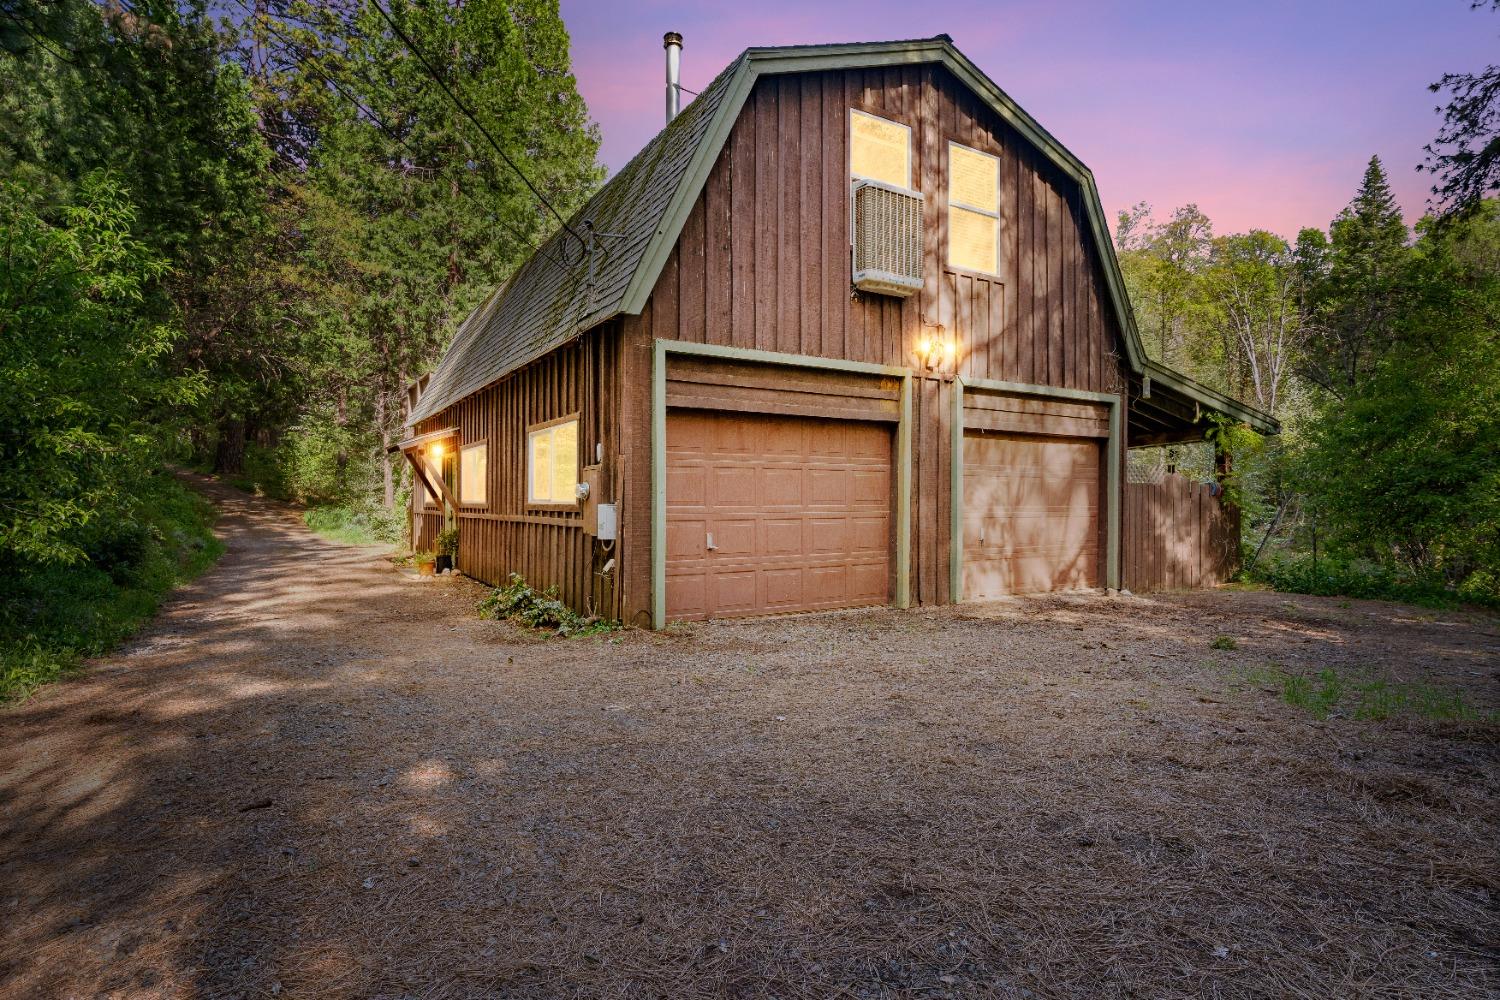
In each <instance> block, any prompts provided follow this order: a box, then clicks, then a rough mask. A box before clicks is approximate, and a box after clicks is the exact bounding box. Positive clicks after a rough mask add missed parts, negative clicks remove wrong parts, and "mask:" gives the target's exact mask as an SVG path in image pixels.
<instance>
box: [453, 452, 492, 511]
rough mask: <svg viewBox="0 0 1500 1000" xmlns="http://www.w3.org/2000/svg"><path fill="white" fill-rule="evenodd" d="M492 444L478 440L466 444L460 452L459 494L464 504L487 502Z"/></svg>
mask: <svg viewBox="0 0 1500 1000" xmlns="http://www.w3.org/2000/svg"><path fill="white" fill-rule="evenodd" d="M489 471H490V444H489V442H488V441H477V442H475V443H474V444H466V445H464V447H463V450H462V451H461V452H459V461H458V496H459V503H461V504H463V505H464V506H466V507H467V506H470V505H473V506H480V505H483V504H484V503H485V490H486V483H488V482H489Z"/></svg>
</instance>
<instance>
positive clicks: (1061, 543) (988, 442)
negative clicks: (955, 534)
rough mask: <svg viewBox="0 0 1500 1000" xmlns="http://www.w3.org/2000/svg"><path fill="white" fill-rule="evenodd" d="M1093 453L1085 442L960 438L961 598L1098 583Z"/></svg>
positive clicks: (1092, 443)
mask: <svg viewBox="0 0 1500 1000" xmlns="http://www.w3.org/2000/svg"><path fill="white" fill-rule="evenodd" d="M1099 456H1100V451H1099V445H1098V443H1097V441H1095V440H1093V439H1081V438H1060V437H1045V438H1044V437H1016V436H998V435H990V434H974V433H971V434H969V435H966V436H965V438H964V519H963V539H964V541H963V544H964V559H963V561H964V565H963V580H964V595H965V597H968V598H971V599H982V598H985V597H999V596H1002V595H1005V594H1025V593H1040V592H1045V591H1052V590H1074V589H1080V588H1084V587H1094V586H1097V585H1098V576H1099V569H1098V567H1099V502H1100V489H1099Z"/></svg>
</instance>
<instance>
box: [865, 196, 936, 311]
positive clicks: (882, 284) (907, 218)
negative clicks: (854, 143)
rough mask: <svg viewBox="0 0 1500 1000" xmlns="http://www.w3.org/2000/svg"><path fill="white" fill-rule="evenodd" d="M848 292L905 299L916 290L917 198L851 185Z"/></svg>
mask: <svg viewBox="0 0 1500 1000" xmlns="http://www.w3.org/2000/svg"><path fill="white" fill-rule="evenodd" d="M853 233H854V239H853V244H854V246H853V251H854V287H855V288H858V289H859V290H860V291H862V292H875V293H876V294H879V295H894V296H896V297H897V298H902V299H904V298H906V297H907V296H908V295H910V294H912V293H913V292H915V291H917V290H918V289H920V288H921V287H922V195H921V194H920V193H919V192H916V191H906V190H904V189H902V188H898V187H891V186H890V185H888V184H881V183H879V182H878V181H865V180H861V181H855V182H854V229H853Z"/></svg>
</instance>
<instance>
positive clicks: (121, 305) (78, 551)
mask: <svg viewBox="0 0 1500 1000" xmlns="http://www.w3.org/2000/svg"><path fill="white" fill-rule="evenodd" d="M77 194H78V200H77V202H76V203H75V204H72V205H69V206H67V207H66V208H64V209H63V211H62V221H61V222H59V223H53V222H50V221H48V220H47V219H45V218H43V217H42V216H41V215H40V214H38V212H37V211H36V209H35V207H34V206H32V205H30V204H28V201H29V199H27V198H26V197H24V196H23V195H22V194H21V192H20V191H19V190H17V188H16V186H15V185H14V184H13V183H7V184H5V185H4V186H3V187H0V386H3V387H4V391H3V392H0V565H4V566H5V567H6V572H7V573H13V572H16V571H17V566H18V565H19V564H21V563H23V562H32V563H44V564H45V563H69V562H78V561H80V560H83V559H85V558H87V553H86V551H85V546H84V544H83V540H82V539H83V533H82V529H84V528H86V527H87V526H88V525H90V524H91V523H93V522H96V521H99V520H119V519H125V520H128V519H130V518H131V516H132V515H133V503H134V496H135V492H136V487H138V485H139V479H140V477H142V476H143V475H145V474H146V473H147V472H148V471H150V469H151V468H152V467H153V466H154V462H155V459H156V457H157V455H156V450H155V445H156V433H155V429H154V427H153V426H152V424H151V423H150V422H149V421H148V420H147V419H146V418H147V415H148V414H151V413H153V412H155V411H157V410H158V409H159V408H161V407H163V406H171V405H181V404H184V403H190V402H192V400H193V399H194V397H195V396H196V395H197V394H198V393H199V392H201V389H202V382H201V379H198V378H195V377H180V378H164V377H163V376H162V373H161V364H160V363H161V360H162V358H163V356H164V355H165V354H166V352H167V351H168V350H169V349H170V348H171V345H172V341H173V338H174V331H173V329H172V328H171V327H170V326H168V325H165V324H163V323H161V322H158V321H157V320H156V319H155V318H153V315H152V313H153V310H150V309H145V308H143V305H145V304H146V303H147V302H148V300H149V298H150V296H151V295H152V294H153V293H152V291H151V290H152V288H153V287H154V286H155V285H156V284H157V283H158V282H159V281H160V279H161V278H162V276H163V275H164V274H165V273H166V271H167V262H166V261H165V260H164V259H162V258H160V257H158V256H156V255H155V254H153V253H152V252H151V250H150V249H149V248H148V247H147V246H146V245H145V244H144V243H142V242H141V241H140V240H138V239H136V238H135V237H134V236H132V235H131V229H132V226H133V225H134V224H135V221H136V220H135V210H134V208H133V207H132V206H131V204H130V202H129V200H128V199H127V198H126V196H125V194H124V191H123V189H122V188H121V187H120V185H119V183H118V182H117V181H115V180H114V179H113V178H111V177H109V176H108V175H106V174H103V173H96V174H90V175H88V176H86V177H84V178H82V179H81V180H80V181H79V184H78V186H77Z"/></svg>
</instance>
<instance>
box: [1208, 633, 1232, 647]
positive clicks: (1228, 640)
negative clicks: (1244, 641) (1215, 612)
mask: <svg viewBox="0 0 1500 1000" xmlns="http://www.w3.org/2000/svg"><path fill="white" fill-rule="evenodd" d="M1208 648H1209V649H1224V650H1230V649H1239V648H1240V644H1239V643H1238V642H1236V641H1235V640H1234V636H1232V635H1216V636H1214V638H1213V641H1212V642H1210V643H1209V644H1208Z"/></svg>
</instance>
